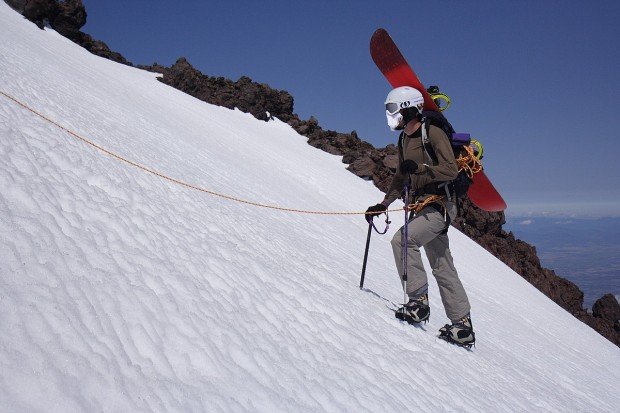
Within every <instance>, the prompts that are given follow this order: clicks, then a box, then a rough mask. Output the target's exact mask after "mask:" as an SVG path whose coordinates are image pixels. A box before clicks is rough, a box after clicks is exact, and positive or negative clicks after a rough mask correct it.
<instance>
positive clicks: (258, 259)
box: [0, 2, 620, 412]
mask: <svg viewBox="0 0 620 413" xmlns="http://www.w3.org/2000/svg"><path fill="white" fill-rule="evenodd" d="M156 77H157V75H156V74H153V73H148V72H145V71H141V70H137V69H134V68H131V67H127V66H123V65H120V64H116V63H113V62H111V61H108V60H104V59H102V58H99V57H96V56H93V55H91V54H89V53H88V52H86V51H85V50H83V49H82V48H80V47H78V46H76V45H74V44H73V43H71V42H70V41H69V40H67V39H65V38H63V37H61V36H60V35H58V34H57V33H56V32H54V31H52V30H49V29H46V30H44V31H42V30H39V29H37V28H36V27H35V26H34V25H33V24H32V23H30V22H28V21H26V20H24V19H22V18H21V16H19V15H18V14H17V13H15V12H14V11H12V10H11V9H9V8H8V7H7V6H6V5H5V4H4V2H0V89H1V90H2V91H4V92H6V93H8V94H10V95H12V96H14V97H16V98H18V99H20V100H21V101H23V102H24V103H26V104H27V105H29V106H31V107H32V108H34V109H36V110H38V111H40V112H41V113H43V114H44V115H45V116H47V117H49V118H51V119H53V120H55V121H57V122H59V123H61V124H62V125H64V126H65V127H67V128H68V129H70V130H73V131H75V132H77V133H79V134H80V135H81V136H84V137H87V138H88V139H90V140H92V141H93V142H94V143H96V144H98V145H101V146H102V147H104V148H106V149H108V150H111V151H113V152H115V153H118V154H120V155H122V156H124V157H126V158H127V159H130V160H132V161H134V162H137V163H139V164H141V165H145V166H148V167H149V168H153V169H155V170H157V171H159V172H161V173H164V174H166V175H169V176H171V177H173V178H175V179H179V180H183V181H186V182H189V183H192V184H195V185H197V186H201V187H204V188H208V189H210V190H213V191H217V192H221V193H224V194H227V195H231V196H236V197H240V198H244V199H249V200H252V201H256V202H261V203H267V204H273V205H281V206H285V207H292V208H299V209H313V210H324V211H359V210H364V209H365V208H366V207H367V206H368V205H371V204H373V203H375V202H377V201H378V200H380V199H381V196H382V194H381V193H380V191H378V190H377V189H376V188H375V187H373V185H372V184H371V183H370V182H366V181H363V180H361V179H359V178H357V177H355V176H354V175H353V174H351V173H349V172H348V171H346V169H345V165H344V164H343V163H342V162H341V158H340V157H337V156H333V155H329V154H327V153H324V152H321V151H319V150H317V149H314V148H312V147H311V146H309V145H308V144H307V143H306V138H304V137H302V136H300V135H298V134H296V133H295V132H294V131H293V130H292V129H291V128H290V127H289V126H288V125H286V124H284V123H282V122H280V121H278V120H273V121H270V122H261V121H258V120H255V119H254V118H253V117H251V116H250V115H248V114H244V113H241V112H239V111H237V110H235V111H232V110H227V109H224V108H220V107H216V106H212V105H208V104H206V103H203V102H201V101H198V100H196V99H194V98H192V97H190V96H188V95H185V94H183V93H181V92H179V91H177V90H175V89H172V88H170V87H168V86H166V85H164V84H162V83H160V82H158V81H157V79H156ZM378 121H380V120H379V118H378ZM401 219H402V218H401V216H400V214H395V215H393V216H392V220H393V222H394V224H393V226H392V228H391V229H390V232H389V233H388V235H386V236H378V235H376V234H375V235H373V238H372V241H371V252H370V258H369V266H368V270H367V276H366V286H367V287H368V289H367V290H365V291H364V290H359V288H358V283H359V274H360V269H361V263H362V256H363V250H364V244H365V238H366V230H367V225H366V224H365V221H364V219H363V218H362V217H361V216H317V215H307V214H296V213H287V212H281V211H275V210H269V209H265V208H257V207H252V206H249V205H245V204H240V203H236V202H232V201H228V200H225V199H221V198H218V197H214V196H211V195H208V194H205V193H202V192H198V191H195V190H191V189H188V188H185V187H182V186H179V185H177V184H174V183H171V182H169V181H166V180H163V179H161V178H159V177H156V176H154V175H151V174H148V173H146V172H144V171H143V170H140V169H138V168H136V167H133V166H130V165H128V164H126V163H122V162H120V161H118V160H117V159H115V158H113V157H110V156H108V155H106V154H104V153H102V152H101V151H99V150H97V149H95V148H93V147H91V146H89V145H87V144H85V143H84V142H81V141H79V140H77V139H76V138H75V137H73V136H71V135H70V134H68V133H67V132H65V131H63V130H61V129H59V128H58V127H56V126H54V125H52V124H50V123H48V122H46V121H44V120H43V119H41V118H39V117H37V116H36V115H34V114H33V113H31V112H29V111H27V110H26V109H24V108H22V107H20V106H18V105H17V104H15V103H14V102H12V101H11V100H9V99H7V98H6V97H4V96H0V411H3V412H4V411H6V412H9V411H10V412H16V411H62V412H72V411H86V412H96V411H148V410H155V411H235V412H240V411H263V412H272V411H283V412H293V411H295V412H296V411H308V412H316V411H330V412H333V411H351V412H353V411H355V412H358V411H374V412H379V411H381V412H383V411H388V412H396V411H417V410H421V409H423V410H426V411H472V412H473V411H494V412H495V411H507V412H513V411H537V412H539V411H580V412H594V411H618V410H617V409H618V407H619V406H620V396H619V394H618V383H620V373H619V372H620V351H619V350H618V348H616V347H615V346H614V345H612V344H611V343H609V342H608V341H606V340H605V339H604V338H602V337H601V336H599V335H598V334H597V333H596V332H594V331H593V330H591V329H590V328H589V327H587V326H586V325H584V324H582V323H581V322H579V321H578V320H576V319H575V318H573V317H572V316H571V315H569V314H568V313H567V312H565V311H564V310H562V309H561V308H560V307H558V306H557V305H556V304H554V303H553V302H551V301H550V300H549V299H547V298H546V297H545V296H544V295H543V294H541V293H540V292H538V291H537V290H536V289H535V288H534V287H532V286H531V285H529V284H528V283H527V282H526V281H524V280H523V279H522V278H520V277H519V276H518V275H517V274H515V273H514V272H513V271H511V270H510V269H509V268H508V267H507V266H505V265H504V264H502V263H501V262H500V261H498V260H497V259H495V258H494V257H492V256H491V255H490V254H489V253H487V252H486V251H485V250H483V249H482V248H481V247H479V246H478V245H476V244H475V243H474V242H473V241H471V240H469V239H468V238H466V237H465V236H464V235H462V234H461V233H459V232H458V231H456V230H454V229H453V230H451V232H450V237H451V242H452V252H453V255H454V258H455V263H456V266H457V268H458V269H459V272H460V275H461V278H462V280H463V282H464V285H465V287H466V290H467V292H468V294H469V297H470V301H471V303H472V308H473V309H472V316H473V321H474V327H475V329H476V332H477V340H478V344H477V347H476V348H475V349H474V350H473V351H468V350H466V349H462V348H458V347H455V346H452V345H450V344H448V343H446V342H444V341H441V340H439V339H438V338H437V337H436V335H437V330H438V329H439V328H440V327H441V326H442V325H443V324H444V323H446V322H447V319H446V318H445V315H444V311H443V307H442V304H441V301H440V300H439V294H438V290H437V286H436V284H435V283H434V281H431V282H432V284H431V288H430V294H431V305H432V316H431V321H430V323H428V324H427V325H424V326H421V327H419V328H415V327H412V326H409V325H407V324H404V323H401V322H399V321H398V320H396V319H395V318H394V315H393V314H392V312H391V311H390V310H389V309H388V308H386V305H388V306H389V305H390V303H388V301H387V300H391V301H394V302H398V301H399V300H401V290H400V284H399V282H398V278H397V276H396V273H395V269H394V263H393V258H392V254H391V250H390V244H389V240H390V239H391V235H392V234H393V233H394V231H395V230H397V225H395V224H396V223H398V222H401ZM431 279H432V277H431Z"/></svg>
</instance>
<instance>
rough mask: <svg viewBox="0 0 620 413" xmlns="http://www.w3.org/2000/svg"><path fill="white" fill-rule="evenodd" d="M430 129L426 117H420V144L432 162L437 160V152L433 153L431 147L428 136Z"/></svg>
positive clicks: (433, 150)
mask: <svg viewBox="0 0 620 413" xmlns="http://www.w3.org/2000/svg"><path fill="white" fill-rule="evenodd" d="M430 129H431V123H430V121H429V120H428V119H426V118H423V119H422V146H423V147H424V153H426V156H428V158H429V159H431V160H432V161H433V162H437V154H436V153H435V149H433V145H432V144H431V138H430Z"/></svg>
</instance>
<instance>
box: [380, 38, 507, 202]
mask: <svg viewBox="0 0 620 413" xmlns="http://www.w3.org/2000/svg"><path fill="white" fill-rule="evenodd" d="M370 55H371V56H372V60H373V61H374V62H375V64H376V65H377V67H378V68H379V70H380V71H381V73H383V75H384V76H385V77H386V79H387V80H388V82H390V84H391V85H392V87H394V88H396V87H399V86H412V87H414V88H416V89H418V90H419V91H420V92H421V93H422V95H423V96H424V109H425V110H434V111H439V108H438V107H437V105H436V104H435V102H434V101H433V99H432V98H431V95H429V93H428V92H427V91H426V88H425V87H424V85H422V83H421V82H420V79H418V76H416V74H415V73H414V71H413V70H412V69H411V66H409V64H408V63H407V61H406V60H405V58H404V57H403V55H402V54H401V53H400V50H398V47H396V44H395V43H394V41H393V40H392V38H391V37H390V35H389V34H388V32H386V31H385V30H384V29H378V30H377V31H375V33H374V34H373V35H372V38H371V39H370ZM467 196H468V197H469V199H471V201H472V202H473V203H474V204H475V205H476V206H477V207H478V208H480V209H483V210H485V211H493V212H495V211H503V210H504V209H506V202H505V201H504V199H503V198H502V196H501V195H500V194H499V192H497V190H496V189H495V187H494V186H493V184H492V183H491V181H489V178H487V176H486V175H485V173H484V171H480V172H478V173H477V174H475V175H474V182H473V184H472V185H471V186H470V187H469V190H468V191H467Z"/></svg>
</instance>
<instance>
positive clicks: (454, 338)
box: [439, 315, 476, 347]
mask: <svg viewBox="0 0 620 413" xmlns="http://www.w3.org/2000/svg"><path fill="white" fill-rule="evenodd" d="M439 338H442V339H444V340H446V341H447V342H449V343H452V344H456V345H459V346H463V347H471V346H473V345H474V344H475V343H476V334H475V333H474V329H473V327H472V324H471V317H470V316H469V315H466V316H465V317H463V318H461V319H460V320H459V321H457V322H455V323H452V324H446V325H445V326H443V327H441V328H440V329H439Z"/></svg>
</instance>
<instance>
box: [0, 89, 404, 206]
mask: <svg viewBox="0 0 620 413" xmlns="http://www.w3.org/2000/svg"><path fill="white" fill-rule="evenodd" d="M0 94H1V95H3V96H4V97H6V98H7V99H9V100H11V101H13V102H15V103H17V104H18V105H19V106H21V107H22V108H24V109H26V110H28V111H29V112H32V113H33V114H35V115H37V116H38V117H40V118H41V119H43V120H45V121H46V122H49V123H51V124H52V125H54V126H56V127H57V128H59V129H61V130H63V131H65V132H66V133H68V134H69V135H71V136H73V137H74V138H76V139H78V140H80V141H82V142H84V143H85V144H87V145H90V146H92V147H93V148H95V149H97V150H99V151H101V152H103V153H105V154H106V155H109V156H111V157H113V158H115V159H117V160H119V161H121V162H124V163H126V164H129V165H131V166H133V167H136V168H138V169H141V170H143V171H145V172H148V173H150V174H152V175H155V176H157V177H159V178H162V179H165V180H166V181H169V182H172V183H175V184H177V185H181V186H184V187H186V188H189V189H193V190H195V191H199V192H204V193H206V194H209V195H213V196H217V197H219V198H224V199H227V200H229V201H234V202H239V203H242V204H246V205H252V206H255V207H260V208H268V209H275V210H278V211H284V212H295V213H300V214H312V215H365V214H367V212H365V211H364V212H359V211H312V210H305V209H296V208H285V207H280V206H277V205H267V204H261V203H259V202H253V201H248V200H245V199H241V198H237V197H234V196H230V195H225V194H221V193H218V192H215V191H211V190H209V189H206V188H203V187H200V186H198V185H194V184H191V183H188V182H185V181H182V180H180V179H177V178H173V177H171V176H168V175H165V174H163V173H161V172H158V171H156V170H154V169H152V168H149V167H146V166H143V165H140V164H139V163H137V162H134V161H132V160H129V159H127V158H125V157H123V156H121V155H119V154H117V153H114V152H112V151H110V150H108V149H105V148H104V147H102V146H100V145H98V144H96V143H94V142H93V141H91V140H89V139H87V138H85V137H83V136H81V135H80V134H78V133H77V132H74V131H72V130H70V129H68V128H66V127H65V126H63V125H61V124H60V123H58V122H56V121H54V120H53V119H50V118H49V117H47V116H45V115H43V114H42V113H40V112H38V111H37V110H35V109H33V108H31V107H30V106H28V105H27V104H25V103H23V102H21V101H20V100H18V99H17V98H14V97H13V96H11V95H9V94H8V93H5V92H4V91H2V90H0ZM400 210H402V208H400V209H391V210H389V211H388V212H394V211H400Z"/></svg>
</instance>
